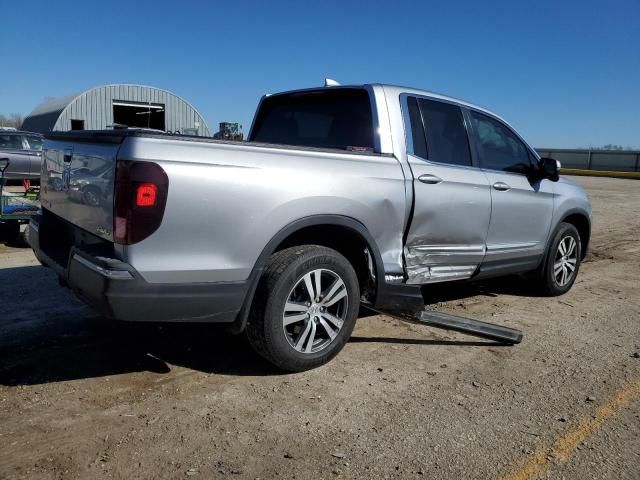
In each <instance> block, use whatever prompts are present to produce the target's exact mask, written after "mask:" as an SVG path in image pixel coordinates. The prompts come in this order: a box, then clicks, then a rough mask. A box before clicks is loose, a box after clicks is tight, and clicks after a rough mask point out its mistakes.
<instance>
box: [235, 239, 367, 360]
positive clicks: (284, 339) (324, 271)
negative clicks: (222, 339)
mask: <svg viewBox="0 0 640 480" xmlns="http://www.w3.org/2000/svg"><path fill="white" fill-rule="evenodd" d="M359 305H360V288H359V285H358V278H357V276H356V272H355V271H354V269H353V267H352V266H351V264H350V263H349V261H348V260H347V259H346V258H344V257H343V256H342V255H341V254H340V253H338V252H336V251H335V250H332V249H330V248H326V247H322V246H317V245H302V246H299V247H291V248H287V249H285V250H281V251H279V252H277V253H275V254H274V255H273V256H272V257H271V258H270V260H269V264H268V266H267V269H266V271H265V273H264V275H263V277H262V279H261V281H260V285H259V286H258V290H257V292H256V297H255V300H254V303H253V306H252V310H251V314H250V316H249V323H248V325H247V337H248V339H249V342H250V343H251V345H252V346H253V348H254V349H255V350H256V351H257V352H258V353H259V354H260V355H261V356H262V357H264V358H265V359H266V360H268V361H269V362H271V363H272V364H274V365H276V366H277V367H279V368H281V369H283V370H288V371H292V372H299V371H303V370H308V369H311V368H315V367H318V366H320V365H322V364H324V363H327V362H328V361H329V360H331V359H332V358H333V357H335V356H336V355H337V354H338V352H340V350H342V348H343V347H344V345H345V343H346V342H347V340H349V337H350V336H351V332H352V331H353V327H354V326H355V322H356V318H357V315H358V309H359Z"/></svg>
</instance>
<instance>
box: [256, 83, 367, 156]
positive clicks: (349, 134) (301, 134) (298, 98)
mask: <svg viewBox="0 0 640 480" xmlns="http://www.w3.org/2000/svg"><path fill="white" fill-rule="evenodd" d="M249 140H251V141H254V142H264V143H277V144H284V145H296V146H305V147H319V148H337V149H341V150H368V151H373V147H374V144H373V121H372V115H371V102H370V101H369V94H368V93H367V91H366V90H364V89H361V88H336V89H325V90H315V91H312V92H299V93H292V94H284V95H275V96H273V97H267V98H266V99H265V100H264V101H263V102H262V104H261V106H260V111H259V112H258V114H257V117H256V122H255V126H254V128H253V131H252V133H251V138H249Z"/></svg>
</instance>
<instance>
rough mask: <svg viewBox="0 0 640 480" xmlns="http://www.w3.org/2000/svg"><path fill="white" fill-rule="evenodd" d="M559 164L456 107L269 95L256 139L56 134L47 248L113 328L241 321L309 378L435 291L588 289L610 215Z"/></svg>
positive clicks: (257, 343) (252, 336)
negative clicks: (597, 239)
mask: <svg viewBox="0 0 640 480" xmlns="http://www.w3.org/2000/svg"><path fill="white" fill-rule="evenodd" d="M558 169H559V164H558V163H557V162H556V161H555V160H552V159H545V158H543V159H540V158H539V157H538V155H537V154H536V152H535V151H534V150H533V149H532V148H531V147H530V146H529V145H527V143H526V142H525V141H524V140H523V139H522V138H521V137H520V135H518V134H517V133H516V132H515V130H514V129H513V128H512V127H510V126H509V125H508V124H507V123H506V122H505V121H504V120H502V119H501V118H500V117H498V116H496V115H495V114H493V113H491V112H489V111H487V110H485V109H483V108H479V107H476V106H474V105H471V104H469V103H466V102H462V101H459V100H456V99H453V98H449V97H445V96H442V95H438V94H434V93H430V92H425V91H422V90H415V89H411V88H403V87H397V86H389V85H377V84H371V85H359V86H331V87H323V88H314V89H306V90H298V91H292V92H285V93H280V94H276V95H266V96H265V97H263V98H262V100H261V102H260V104H259V106H258V110H257V112H256V115H255V118H254V121H253V125H252V127H251V131H250V133H249V136H248V141H247V142H229V141H222V140H213V139H209V138H199V137H182V136H173V135H169V134H161V133H154V132H145V131H135V130H123V131H87V132H75V131H74V132H65V133H55V132H54V133H51V134H49V135H48V136H47V138H46V141H45V144H44V161H43V170H42V178H41V185H42V191H41V201H42V215H41V216H38V217H37V218H34V220H33V221H32V222H31V224H30V229H31V230H30V239H31V243H32V246H33V249H34V251H35V253H36V255H37V257H38V258H39V259H40V261H41V262H42V263H43V264H45V265H47V266H49V267H51V268H53V269H54V270H55V271H56V272H57V273H58V274H59V276H60V278H61V280H62V282H63V283H64V284H66V285H68V286H69V287H70V288H71V289H73V291H74V292H75V293H76V294H77V295H78V296H79V297H80V298H82V299H83V300H84V301H86V302H87V303H88V304H90V305H92V306H94V307H96V308H97V309H98V310H100V311H101V312H103V313H104V314H105V315H106V316H108V317H112V318H115V319H120V320H131V321H187V322H223V323H228V324H229V327H230V329H231V330H232V331H234V332H238V333H239V332H243V331H246V333H247V336H248V338H249V340H250V342H251V344H252V345H253V346H254V348H255V349H256V350H257V351H258V352H259V353H260V354H261V355H262V356H263V357H265V358H266V359H267V360H269V361H270V362H272V363H274V364H275V365H277V366H279V367H281V368H283V369H287V370H291V371H297V370H304V369H308V368H313V367H315V366H318V365H321V364H323V363H325V362H327V361H328V360H329V359H331V358H332V357H333V356H335V355H336V354H337V353H338V352H339V351H340V350H341V348H342V347H343V346H344V344H345V342H346V341H347V340H348V338H349V336H350V334H351V332H352V329H353V327H354V324H355V321H356V318H357V315H358V309H359V306H360V303H361V302H367V303H369V304H371V305H372V306H374V307H378V308H382V309H384V308H401V307H402V306H404V305H407V304H408V303H413V304H415V302H422V297H421V293H420V291H421V290H420V287H421V286H422V285H425V284H430V283H434V282H446V281H457V280H467V279H481V278H486V277H491V276H498V275H508V274H516V273H518V274H519V273H528V274H529V275H528V278H529V280H530V281H531V282H533V283H534V284H535V285H536V286H537V287H539V288H540V289H541V290H542V291H544V292H546V293H547V294H550V295H559V294H562V293H564V292H566V291H567V290H569V288H571V286H572V284H573V282H574V281H575V279H576V275H577V273H578V269H579V266H580V261H581V259H582V258H583V257H584V255H585V252H586V250H587V245H588V243H589V236H590V231H591V228H590V217H591V206H590V203H589V200H588V198H587V195H586V194H585V192H584V191H583V189H582V188H580V187H579V186H578V185H576V184H575V183H573V182H571V181H569V180H566V179H564V178H560V177H559V170H558ZM91 172H95V175H94V178H92V174H91ZM89 190H91V195H87V194H86V192H87V191H89ZM88 199H90V201H89V200H88Z"/></svg>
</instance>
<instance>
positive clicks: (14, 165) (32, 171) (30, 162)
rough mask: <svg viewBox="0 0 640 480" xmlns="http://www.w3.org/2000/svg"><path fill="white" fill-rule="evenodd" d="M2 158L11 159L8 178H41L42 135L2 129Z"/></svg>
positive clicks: (7, 172) (0, 141)
mask: <svg viewBox="0 0 640 480" xmlns="http://www.w3.org/2000/svg"><path fill="white" fill-rule="evenodd" d="M0 158H8V159H9V167H8V168H7V171H6V172H5V174H4V178H5V179H6V180H10V181H11V180H25V179H27V180H40V168H41V164H42V135H40V134H39V133H32V132H21V131H12V130H0Z"/></svg>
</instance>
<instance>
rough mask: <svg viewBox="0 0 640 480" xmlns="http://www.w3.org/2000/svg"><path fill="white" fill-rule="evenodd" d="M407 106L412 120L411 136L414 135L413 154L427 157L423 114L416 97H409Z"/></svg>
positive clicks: (410, 120)
mask: <svg viewBox="0 0 640 480" xmlns="http://www.w3.org/2000/svg"><path fill="white" fill-rule="evenodd" d="M407 106H408V107H409V122H411V136H412V137H413V154H414V155H417V156H418V157H422V158H427V141H426V139H425V137H424V127H423V126H422V116H421V115H420V107H419V106H418V100H417V99H416V97H409V98H407Z"/></svg>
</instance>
